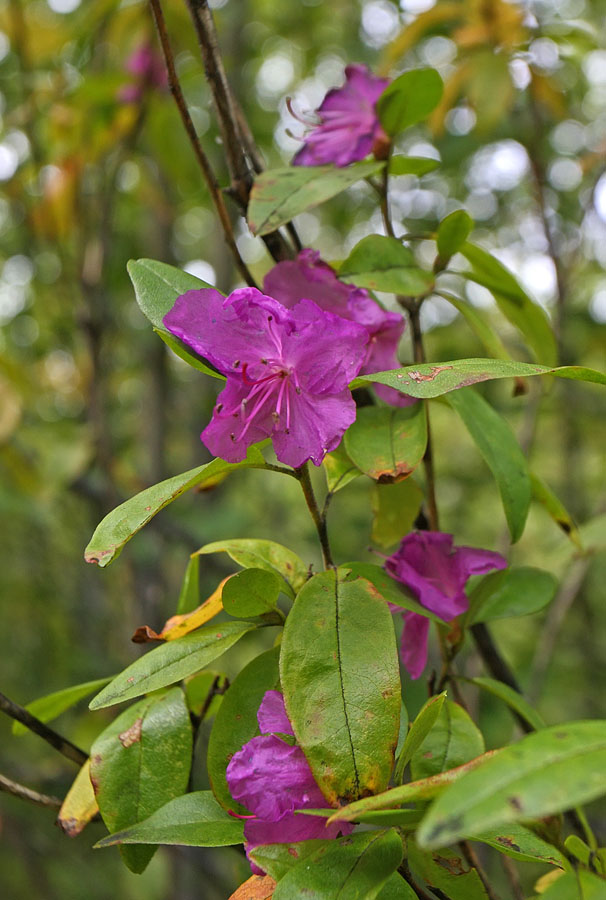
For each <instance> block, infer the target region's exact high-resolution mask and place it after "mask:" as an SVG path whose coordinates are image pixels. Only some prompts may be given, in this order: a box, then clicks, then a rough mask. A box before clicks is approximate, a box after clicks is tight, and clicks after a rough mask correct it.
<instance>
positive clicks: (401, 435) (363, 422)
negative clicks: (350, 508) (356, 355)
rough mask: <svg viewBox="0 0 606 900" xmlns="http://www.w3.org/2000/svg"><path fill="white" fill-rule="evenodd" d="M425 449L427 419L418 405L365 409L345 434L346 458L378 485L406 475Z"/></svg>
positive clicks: (392, 481)
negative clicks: (402, 407)
mask: <svg viewBox="0 0 606 900" xmlns="http://www.w3.org/2000/svg"><path fill="white" fill-rule="evenodd" d="M426 446H427V417H426V415H425V410H424V408H423V406H422V404H420V403H417V404H415V405H414V406H410V407H408V408H404V409H401V408H398V407H394V406H365V407H364V408H363V409H360V410H358V416H357V419H356V421H355V422H354V423H353V425H351V426H350V428H348V429H347V431H346V432H345V449H346V450H347V454H348V456H349V457H350V459H351V460H352V462H354V463H355V465H356V466H357V467H358V468H359V469H360V470H361V471H362V472H364V473H365V474H366V475H369V476H370V477H371V478H374V480H375V481H377V482H378V483H379V484H393V483H394V482H397V481H401V480H402V479H403V478H406V477H407V476H408V475H410V474H411V472H413V471H414V469H415V468H416V467H417V466H418V465H419V463H420V462H421V460H422V459H423V454H424V453H425V447H426Z"/></svg>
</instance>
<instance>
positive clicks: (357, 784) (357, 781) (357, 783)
mask: <svg viewBox="0 0 606 900" xmlns="http://www.w3.org/2000/svg"><path fill="white" fill-rule="evenodd" d="M339 625H340V616H339V575H338V573H337V572H335V631H336V636H337V666H338V669H339V685H340V688H341V702H342V703H343V716H344V718H345V729H346V731H347V739H348V740H349V746H350V748H351V759H352V763H353V768H354V778H355V787H356V795H357V794H358V793H359V790H360V775H359V772H358V766H357V763H356V752H355V750H354V745H353V739H352V736H351V728H350V725H349V716H348V714H347V703H346V701H345V684H344V681H343V666H342V661H341V635H340V629H339Z"/></svg>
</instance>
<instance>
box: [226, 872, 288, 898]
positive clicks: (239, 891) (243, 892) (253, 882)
mask: <svg viewBox="0 0 606 900" xmlns="http://www.w3.org/2000/svg"><path fill="white" fill-rule="evenodd" d="M275 887H276V882H275V881H274V880H273V878H270V877H269V875H251V876H250V878H249V879H248V880H247V881H245V882H244V884H241V885H240V887H239V888H236V890H235V891H234V893H233V894H232V895H231V897H230V898H229V900H271V897H272V894H273V892H274V889H275Z"/></svg>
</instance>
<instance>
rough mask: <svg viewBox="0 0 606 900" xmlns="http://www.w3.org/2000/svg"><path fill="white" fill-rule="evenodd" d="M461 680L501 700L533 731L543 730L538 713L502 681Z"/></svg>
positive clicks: (541, 719)
mask: <svg viewBox="0 0 606 900" xmlns="http://www.w3.org/2000/svg"><path fill="white" fill-rule="evenodd" d="M463 680H464V681H468V682H469V684H475V686H476V687H479V688H482V690H484V691H487V692H488V693H489V694H492V695H493V696H494V697H498V698H499V700H503V702H504V703H506V704H507V706H509V707H511V709H513V710H515V712H517V713H518V715H520V716H522V718H523V719H525V720H526V721H527V722H528V724H529V725H530V726H531V728H534V729H535V731H540V729H541V728H545V721H544V720H543V718H542V717H541V716H540V715H539V714H538V712H537V711H536V710H534V709H533V708H532V706H531V705H530V703H528V701H527V700H525V699H524V697H523V696H522V695H521V694H519V693H518V692H517V691H514V689H513V688H511V687H509V685H508V684H503V682H502V681H497V680H496V679H495V678H485V677H478V678H465V679H463Z"/></svg>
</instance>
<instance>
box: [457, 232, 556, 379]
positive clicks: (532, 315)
mask: <svg viewBox="0 0 606 900" xmlns="http://www.w3.org/2000/svg"><path fill="white" fill-rule="evenodd" d="M459 250H460V252H461V253H462V254H463V256H464V257H465V258H466V259H467V261H468V262H469V263H470V265H471V267H472V268H471V272H467V273H464V274H465V275H466V277H467V278H469V279H471V280H472V281H475V282H476V283H477V284H481V285H482V286H483V287H486V288H488V290H489V291H490V292H491V293H492V294H493V296H494V298H495V300H496V302H497V305H498V307H499V309H500V310H501V312H502V313H503V315H504V316H505V317H506V318H507V319H508V320H509V321H510V322H511V323H512V325H515V326H516V328H518V330H519V331H520V332H521V333H522V335H523V336H524V337H525V338H526V341H527V343H528V346H529V347H530V349H531V350H532V351H533V353H534V355H535V357H536V359H540V360H544V361H545V362H546V363H547V364H548V365H555V363H556V360H557V357H558V354H557V345H556V341H555V337H554V334H553V330H552V328H551V324H550V322H549V319H548V318H547V316H546V314H545V312H544V311H543V310H542V309H541V307H540V306H538V305H537V304H536V303H533V301H532V300H531V299H530V297H529V296H528V294H527V293H526V291H524V289H523V288H522V287H521V285H520V284H519V282H518V281H517V279H516V278H515V277H514V276H513V275H512V273H511V272H510V271H509V269H507V268H506V266H504V265H503V263H501V262H499V260H498V259H497V258H496V257H494V256H493V255H492V254H491V253H489V252H488V251H487V250H484V249H483V248H482V247H478V246H477V244H471V243H469V242H467V243H465V244H463V246H462V247H460V248H459Z"/></svg>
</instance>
